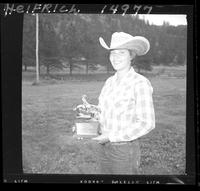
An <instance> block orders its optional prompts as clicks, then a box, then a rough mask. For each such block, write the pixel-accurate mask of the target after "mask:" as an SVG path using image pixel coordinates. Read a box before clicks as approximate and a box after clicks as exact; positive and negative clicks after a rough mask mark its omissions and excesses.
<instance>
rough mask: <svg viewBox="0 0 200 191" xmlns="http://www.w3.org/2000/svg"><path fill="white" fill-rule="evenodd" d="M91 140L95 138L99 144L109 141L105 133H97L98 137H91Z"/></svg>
mask: <svg viewBox="0 0 200 191" xmlns="http://www.w3.org/2000/svg"><path fill="white" fill-rule="evenodd" d="M92 140H95V141H97V142H98V143H100V144H105V143H107V142H109V139H108V135H107V134H102V135H99V136H98V137H95V138H92Z"/></svg>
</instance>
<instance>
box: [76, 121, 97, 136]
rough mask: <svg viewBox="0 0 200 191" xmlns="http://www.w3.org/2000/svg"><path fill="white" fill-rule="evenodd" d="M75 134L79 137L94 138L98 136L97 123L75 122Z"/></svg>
mask: <svg viewBox="0 0 200 191" xmlns="http://www.w3.org/2000/svg"><path fill="white" fill-rule="evenodd" d="M75 134H76V135H77V136H81V137H95V136H98V135H100V126H99V122H96V121H84V122H80V121H79V122H75Z"/></svg>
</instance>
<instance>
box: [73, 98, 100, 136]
mask: <svg viewBox="0 0 200 191" xmlns="http://www.w3.org/2000/svg"><path fill="white" fill-rule="evenodd" d="M82 102H83V104H80V105H78V106H76V107H75V108H74V109H73V111H75V112H76V119H75V125H74V127H73V128H72V131H73V132H74V134H76V135H77V136H80V137H93V136H98V135H99V134H100V124H99V114H100V109H99V108H98V106H96V105H92V104H90V103H88V101H87V96H86V95H83V96H82Z"/></svg>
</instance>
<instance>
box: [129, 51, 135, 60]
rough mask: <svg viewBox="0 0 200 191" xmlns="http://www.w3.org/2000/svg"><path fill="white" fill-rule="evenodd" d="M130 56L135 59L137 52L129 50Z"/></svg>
mask: <svg viewBox="0 0 200 191" xmlns="http://www.w3.org/2000/svg"><path fill="white" fill-rule="evenodd" d="M129 53H130V56H131V60H134V59H135V57H136V53H135V52H134V51H133V50H129Z"/></svg>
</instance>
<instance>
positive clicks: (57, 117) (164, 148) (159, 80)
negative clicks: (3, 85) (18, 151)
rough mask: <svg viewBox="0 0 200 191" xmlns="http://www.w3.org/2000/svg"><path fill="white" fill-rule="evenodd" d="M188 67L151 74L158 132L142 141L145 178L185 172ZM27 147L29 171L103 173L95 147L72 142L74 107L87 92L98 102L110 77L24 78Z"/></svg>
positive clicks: (25, 157)
mask: <svg viewBox="0 0 200 191" xmlns="http://www.w3.org/2000/svg"><path fill="white" fill-rule="evenodd" d="M185 72H186V71H185V68H184V67H173V68H166V67H165V68H164V67H155V68H154V70H153V71H152V72H151V74H152V75H150V73H149V74H147V75H148V76H149V80H150V81H151V83H152V85H153V87H154V95H153V99H154V107H155V113H156V128H155V129H154V130H153V131H151V132H150V133H149V134H148V135H146V136H144V137H142V138H140V142H141V150H142V156H141V166H140V171H141V174H159V175H160V174H166V175H167V174H184V170H185V130H186V129H185V124H186V122H185V119H186V118H185V115H186V78H185ZM22 77H23V78H22V79H23V81H22V133H23V134H22V139H23V140H22V145H23V169H24V172H25V173H48V174H49V173H52V174H54V173H59V174H68V173H69V174H96V173H97V174H99V173H100V172H99V165H98V163H97V159H96V158H95V155H94V149H95V144H94V145H93V146H94V147H93V146H92V144H91V143H90V142H84V141H82V140H75V139H72V132H71V127H72V125H73V120H74V117H75V116H74V113H73V111H72V108H73V107H74V106H76V105H77V104H79V103H81V96H82V94H87V95H88V97H89V101H90V102H91V103H94V104H97V98H98V95H99V93H100V90H101V88H102V86H103V83H104V81H103V80H104V79H106V77H107V74H104V75H102V74H99V75H94V76H93V75H89V76H88V77H86V76H85V75H75V76H74V77H71V78H65V79H62V80H56V79H48V80H47V79H45V78H42V80H41V84H40V85H37V86H33V85H32V83H33V78H34V74H33V73H31V72H24V73H23V75H22Z"/></svg>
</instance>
